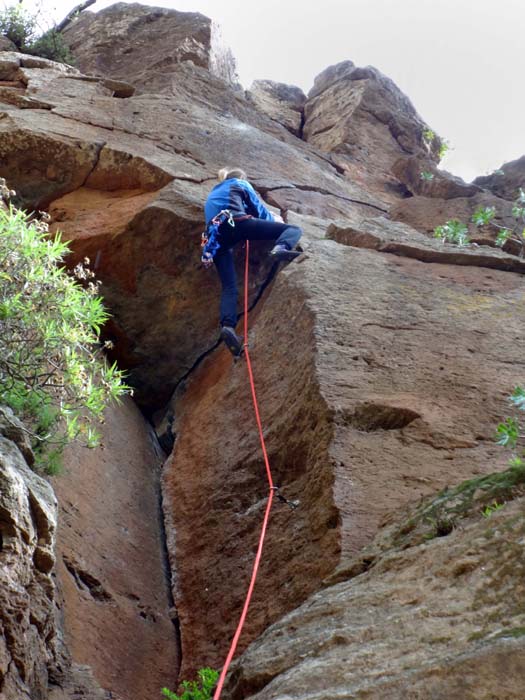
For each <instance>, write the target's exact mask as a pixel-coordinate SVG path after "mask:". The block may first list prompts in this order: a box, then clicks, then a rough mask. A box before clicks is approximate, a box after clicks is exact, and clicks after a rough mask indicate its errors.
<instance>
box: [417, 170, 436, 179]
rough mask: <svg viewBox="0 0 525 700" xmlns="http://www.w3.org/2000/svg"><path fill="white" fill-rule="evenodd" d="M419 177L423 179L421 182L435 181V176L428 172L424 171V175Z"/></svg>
mask: <svg viewBox="0 0 525 700" xmlns="http://www.w3.org/2000/svg"><path fill="white" fill-rule="evenodd" d="M419 177H420V178H421V180H427V181H430V180H433V179H434V174H433V173H430V172H428V171H427V170H423V172H422V173H419Z"/></svg>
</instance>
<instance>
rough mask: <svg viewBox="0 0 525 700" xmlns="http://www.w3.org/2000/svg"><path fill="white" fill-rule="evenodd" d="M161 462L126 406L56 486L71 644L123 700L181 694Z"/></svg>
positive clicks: (76, 453) (74, 455)
mask: <svg viewBox="0 0 525 700" xmlns="http://www.w3.org/2000/svg"><path fill="white" fill-rule="evenodd" d="M162 457H163V455H162V453H161V451H160V449H159V448H158V445H157V443H156V438H155V436H154V434H153V432H152V430H151V428H150V427H149V426H148V425H147V424H146V423H145V422H144V419H143V418H142V416H141V415H140V414H139V412H138V411H137V409H136V407H135V406H134V405H133V403H132V402H131V401H130V400H126V401H124V402H123V404H122V405H121V406H112V407H111V408H109V409H108V410H107V411H106V418H105V423H104V426H103V434H102V445H101V447H99V448H96V449H93V450H88V449H87V448H83V447H73V446H72V447H69V448H68V449H67V451H66V454H65V458H64V465H65V466H64V473H63V474H61V475H60V476H58V477H55V478H54V479H53V487H54V490H55V493H56V495H57V497H58V499H59V503H60V519H59V529H58V546H57V560H58V565H57V575H58V579H59V582H60V588H61V593H62V597H63V601H62V603H61V613H62V616H63V619H64V638H65V642H66V645H67V648H68V650H69V652H70V654H71V656H72V659H73V661H74V662H75V663H76V664H80V665H82V666H88V667H90V668H91V671H92V673H93V676H94V678H95V680H96V681H97V683H98V684H99V685H100V686H101V687H103V688H105V689H106V690H107V691H109V692H111V693H115V694H116V695H117V696H121V697H122V698H124V700H131V698H133V700H151V698H155V697H156V696H158V695H159V694H160V689H161V688H162V687H163V686H168V687H175V685H176V679H177V673H178V668H179V662H180V659H179V657H178V644H177V630H176V628H175V627H174V624H173V620H174V619H175V618H174V612H173V610H171V607H172V602H171V600H170V597H169V585H168V577H169V574H168V572H167V571H166V570H165V561H164V556H165V555H164V549H163V535H162V529H161V511H160V494H159V467H160V463H161V460H162Z"/></svg>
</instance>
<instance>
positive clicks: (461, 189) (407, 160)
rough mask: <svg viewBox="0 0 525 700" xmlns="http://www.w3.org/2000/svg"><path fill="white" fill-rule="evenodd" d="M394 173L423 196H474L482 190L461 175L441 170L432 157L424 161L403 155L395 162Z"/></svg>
mask: <svg viewBox="0 0 525 700" xmlns="http://www.w3.org/2000/svg"><path fill="white" fill-rule="evenodd" d="M392 173H393V174H394V175H395V176H396V177H397V179H398V180H399V181H400V182H402V183H403V185H405V186H406V188H407V190H408V191H409V192H410V193H411V194H416V195H421V196H423V197H433V198H438V199H454V198H455V197H472V196H473V195H475V194H477V193H478V192H481V187H478V186H477V185H474V184H471V185H468V184H467V183H466V182H464V181H463V180H462V179H461V178H460V177H455V176H454V175H451V174H450V173H447V172H446V171H445V170H439V169H438V168H437V167H436V165H435V163H433V162H432V161H431V160H430V159H428V161H426V162H423V161H422V160H421V159H420V158H417V157H414V156H410V157H404V156H403V157H401V158H399V159H398V160H396V162H395V163H394V164H393V166H392ZM425 176H426V177H425Z"/></svg>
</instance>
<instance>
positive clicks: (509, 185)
mask: <svg viewBox="0 0 525 700" xmlns="http://www.w3.org/2000/svg"><path fill="white" fill-rule="evenodd" d="M474 184H475V185H478V186H479V187H483V188H484V189H487V190H490V191H491V192H492V193H493V194H495V195H496V196H498V197H503V199H508V200H510V201H514V200H515V199H517V197H518V193H519V189H520V187H521V188H522V189H525V156H521V158H518V159H517V160H512V161H510V163H504V164H503V165H502V166H501V168H499V169H498V170H496V171H495V172H494V173H492V174H491V175H482V176H480V177H477V178H476V179H475V180H474Z"/></svg>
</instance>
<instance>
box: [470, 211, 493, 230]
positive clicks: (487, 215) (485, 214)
mask: <svg viewBox="0 0 525 700" xmlns="http://www.w3.org/2000/svg"><path fill="white" fill-rule="evenodd" d="M495 216H496V207H478V208H477V209H476V211H475V212H474V214H472V219H471V220H472V223H474V224H476V226H484V225H485V224H488V223H490V222H491V221H492V219H493V218H494V217H495Z"/></svg>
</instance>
